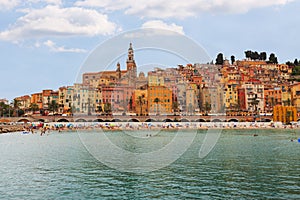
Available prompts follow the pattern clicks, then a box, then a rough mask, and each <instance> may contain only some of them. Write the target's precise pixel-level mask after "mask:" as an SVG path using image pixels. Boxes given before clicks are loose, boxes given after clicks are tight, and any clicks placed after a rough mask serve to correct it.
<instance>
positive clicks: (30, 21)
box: [0, 5, 118, 42]
mask: <svg viewBox="0 0 300 200" xmlns="http://www.w3.org/2000/svg"><path fill="white" fill-rule="evenodd" d="M24 12H25V15H24V16H22V17H20V18H18V19H17V21H16V22H15V24H13V25H11V27H9V28H8V29H7V30H4V31H2V32H0V40H7V41H13V42H18V41H22V40H25V39H32V38H34V39H37V38H43V37H53V36H54V37H70V36H97V35H110V34H113V33H114V32H115V31H116V30H118V29H117V25H116V24H115V23H113V22H110V21H109V20H108V17H107V15H104V14H101V13H99V12H98V11H96V10H92V9H86V8H78V7H68V8H61V7H59V6H55V5H48V6H46V7H44V8H41V9H32V10H24Z"/></svg>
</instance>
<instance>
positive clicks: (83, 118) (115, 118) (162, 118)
mask: <svg viewBox="0 0 300 200" xmlns="http://www.w3.org/2000/svg"><path fill="white" fill-rule="evenodd" d="M272 120H273V117H272V116H260V117H256V118H254V117H253V116H224V115H222V116H175V115H158V116H121V115H111V116H96V115H91V116H88V115H75V116H30V117H9V118H0V122H7V123H9V122H25V123H27V122H254V121H261V122H271V121H272ZM298 120H300V118H299V119H298Z"/></svg>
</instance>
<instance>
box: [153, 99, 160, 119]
mask: <svg viewBox="0 0 300 200" xmlns="http://www.w3.org/2000/svg"><path fill="white" fill-rule="evenodd" d="M159 102H160V100H159V98H157V97H156V98H155V99H154V103H156V114H157V115H159V109H158V103H159Z"/></svg>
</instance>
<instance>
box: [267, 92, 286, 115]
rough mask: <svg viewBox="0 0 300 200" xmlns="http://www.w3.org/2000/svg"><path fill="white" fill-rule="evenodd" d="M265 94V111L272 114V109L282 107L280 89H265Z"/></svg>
mask: <svg viewBox="0 0 300 200" xmlns="http://www.w3.org/2000/svg"><path fill="white" fill-rule="evenodd" d="M264 93H265V105H264V106H265V111H266V112H272V111H273V107H274V106H276V105H282V90H281V88H280V87H277V88H272V89H267V90H265V91H264Z"/></svg>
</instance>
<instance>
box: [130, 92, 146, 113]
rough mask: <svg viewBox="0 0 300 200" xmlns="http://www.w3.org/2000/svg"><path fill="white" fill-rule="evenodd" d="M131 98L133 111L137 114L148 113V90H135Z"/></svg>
mask: <svg viewBox="0 0 300 200" xmlns="http://www.w3.org/2000/svg"><path fill="white" fill-rule="evenodd" d="M132 99H133V108H134V110H135V113H136V114H137V115H138V116H146V115H148V90H135V91H134V92H133V97H132Z"/></svg>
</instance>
